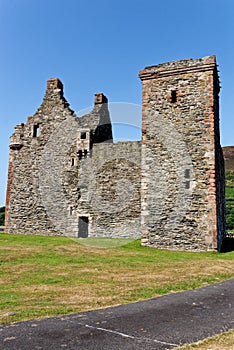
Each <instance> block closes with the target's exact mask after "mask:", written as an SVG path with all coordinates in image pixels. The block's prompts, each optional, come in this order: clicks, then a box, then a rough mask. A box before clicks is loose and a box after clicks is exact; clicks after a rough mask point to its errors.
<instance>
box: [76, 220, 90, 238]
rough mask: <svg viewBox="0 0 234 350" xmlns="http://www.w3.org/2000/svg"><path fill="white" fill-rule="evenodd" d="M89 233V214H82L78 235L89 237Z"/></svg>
mask: <svg viewBox="0 0 234 350" xmlns="http://www.w3.org/2000/svg"><path fill="white" fill-rule="evenodd" d="M88 235H89V218H88V216H80V217H79V222H78V237H79V238H87V237H88Z"/></svg>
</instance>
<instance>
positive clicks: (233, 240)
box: [221, 233, 234, 253]
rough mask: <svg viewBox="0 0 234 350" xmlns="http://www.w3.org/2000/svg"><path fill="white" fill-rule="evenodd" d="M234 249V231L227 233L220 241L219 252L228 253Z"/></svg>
mask: <svg viewBox="0 0 234 350" xmlns="http://www.w3.org/2000/svg"><path fill="white" fill-rule="evenodd" d="M232 251H234V233H227V235H226V237H225V238H224V240H223V242H222V248H221V253H228V252H232Z"/></svg>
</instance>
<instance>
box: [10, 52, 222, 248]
mask: <svg viewBox="0 0 234 350" xmlns="http://www.w3.org/2000/svg"><path fill="white" fill-rule="evenodd" d="M140 78H141V80H142V85H143V101H142V108H143V114H142V141H141V142H140V141H139V142H137V141H134V142H118V143H113V139H112V125H111V121H110V116H109V111H108V100H107V98H106V97H105V96H104V95H103V94H102V93H97V94H95V98H94V107H93V110H92V111H91V112H90V113H89V114H87V115H84V116H82V117H77V116H76V115H75V114H74V112H73V111H72V110H71V109H70V108H69V104H68V102H67V101H66V99H65V98H64V95H63V85H62V83H61V81H60V80H59V79H50V80H48V83H47V90H46V94H45V97H44V100H43V102H42V104H41V106H40V107H39V109H38V110H37V111H36V113H35V114H34V116H33V117H28V120H27V122H26V123H22V124H20V125H17V126H16V127H15V129H16V130H15V133H14V134H13V135H12V137H11V139H10V156H9V171H8V186H7V199H6V221H5V226H6V232H9V233H23V234H42V235H48V234H52V235H66V236H71V237H114V238H117V237H128V238H140V237H141V238H142V244H143V245H146V246H150V247H159V248H169V249H182V250H208V249H220V247H221V242H222V239H223V237H224V235H225V199H224V169H223V157H222V150H221V147H220V137H219V105H218V103H219V102H218V95H219V79H218V73H217V66H216V62H215V57H213V56H211V57H205V58H203V59H197V60H183V61H175V62H170V63H165V64H160V65H158V66H152V67H147V68H145V69H144V70H143V71H141V72H140Z"/></svg>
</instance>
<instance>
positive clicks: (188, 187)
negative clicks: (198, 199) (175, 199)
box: [185, 181, 190, 190]
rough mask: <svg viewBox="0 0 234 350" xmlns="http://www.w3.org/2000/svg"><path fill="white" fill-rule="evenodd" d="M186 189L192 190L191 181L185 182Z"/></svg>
mask: <svg viewBox="0 0 234 350" xmlns="http://www.w3.org/2000/svg"><path fill="white" fill-rule="evenodd" d="M185 189H186V190H189V189H190V181H185Z"/></svg>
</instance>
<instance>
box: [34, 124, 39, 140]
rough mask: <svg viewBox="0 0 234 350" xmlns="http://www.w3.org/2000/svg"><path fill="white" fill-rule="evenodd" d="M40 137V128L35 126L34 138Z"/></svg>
mask: <svg viewBox="0 0 234 350" xmlns="http://www.w3.org/2000/svg"><path fill="white" fill-rule="evenodd" d="M39 135H40V126H39V125H33V137H38V136H39Z"/></svg>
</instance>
